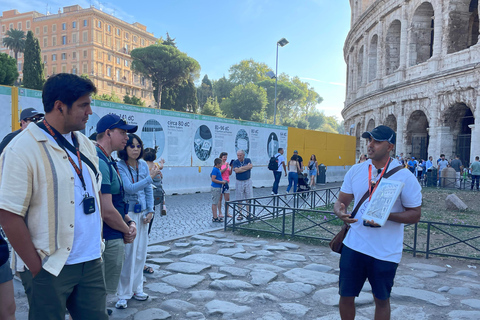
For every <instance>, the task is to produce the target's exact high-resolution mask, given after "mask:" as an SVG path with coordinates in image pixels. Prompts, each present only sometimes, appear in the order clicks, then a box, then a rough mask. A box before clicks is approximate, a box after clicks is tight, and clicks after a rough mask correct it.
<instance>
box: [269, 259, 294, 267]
mask: <svg viewBox="0 0 480 320" xmlns="http://www.w3.org/2000/svg"><path fill="white" fill-rule="evenodd" d="M273 264H274V265H276V266H279V267H282V268H286V269H290V268H297V267H299V264H298V262H295V261H289V260H275V261H273Z"/></svg>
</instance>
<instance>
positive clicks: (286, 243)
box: [275, 242, 300, 250]
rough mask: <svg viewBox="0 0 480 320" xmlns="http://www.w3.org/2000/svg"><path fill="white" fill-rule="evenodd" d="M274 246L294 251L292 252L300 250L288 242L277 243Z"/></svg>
mask: <svg viewBox="0 0 480 320" xmlns="http://www.w3.org/2000/svg"><path fill="white" fill-rule="evenodd" d="M275 245H276V246H283V247H285V248H288V249H294V250H297V249H298V248H300V246H299V245H296V244H295V243H290V242H277V243H275Z"/></svg>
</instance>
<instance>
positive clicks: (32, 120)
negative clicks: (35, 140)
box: [25, 117, 43, 123]
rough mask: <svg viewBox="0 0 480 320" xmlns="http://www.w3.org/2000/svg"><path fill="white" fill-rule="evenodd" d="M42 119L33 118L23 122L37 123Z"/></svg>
mask: <svg viewBox="0 0 480 320" xmlns="http://www.w3.org/2000/svg"><path fill="white" fill-rule="evenodd" d="M42 119H43V118H42V117H33V118H26V119H25V121H26V122H34V123H37V122H38V121H40V120H42Z"/></svg>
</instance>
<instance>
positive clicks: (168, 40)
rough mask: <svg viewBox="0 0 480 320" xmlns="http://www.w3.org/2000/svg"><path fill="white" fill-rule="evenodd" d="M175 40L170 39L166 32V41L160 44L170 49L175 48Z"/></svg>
mask: <svg viewBox="0 0 480 320" xmlns="http://www.w3.org/2000/svg"><path fill="white" fill-rule="evenodd" d="M175 39H176V38H170V35H169V34H168V32H167V39H166V40H164V41H163V42H162V44H163V45H166V46H172V47H174V48H176V47H177V44H176V42H175Z"/></svg>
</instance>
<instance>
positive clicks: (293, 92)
mask: <svg viewBox="0 0 480 320" xmlns="http://www.w3.org/2000/svg"><path fill="white" fill-rule="evenodd" d="M257 85H259V86H261V87H262V88H265V90H267V96H268V106H267V116H268V117H272V116H273V114H274V109H275V80H273V79H266V80H263V81H260V82H258V83H257ZM303 98H304V92H302V91H301V90H300V89H298V88H297V87H296V86H295V85H293V84H292V83H290V82H288V81H277V117H278V116H280V110H281V109H283V106H284V104H285V103H287V102H290V103H295V102H296V101H298V100H300V99H303ZM283 113H284V112H283ZM280 118H282V117H280Z"/></svg>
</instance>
